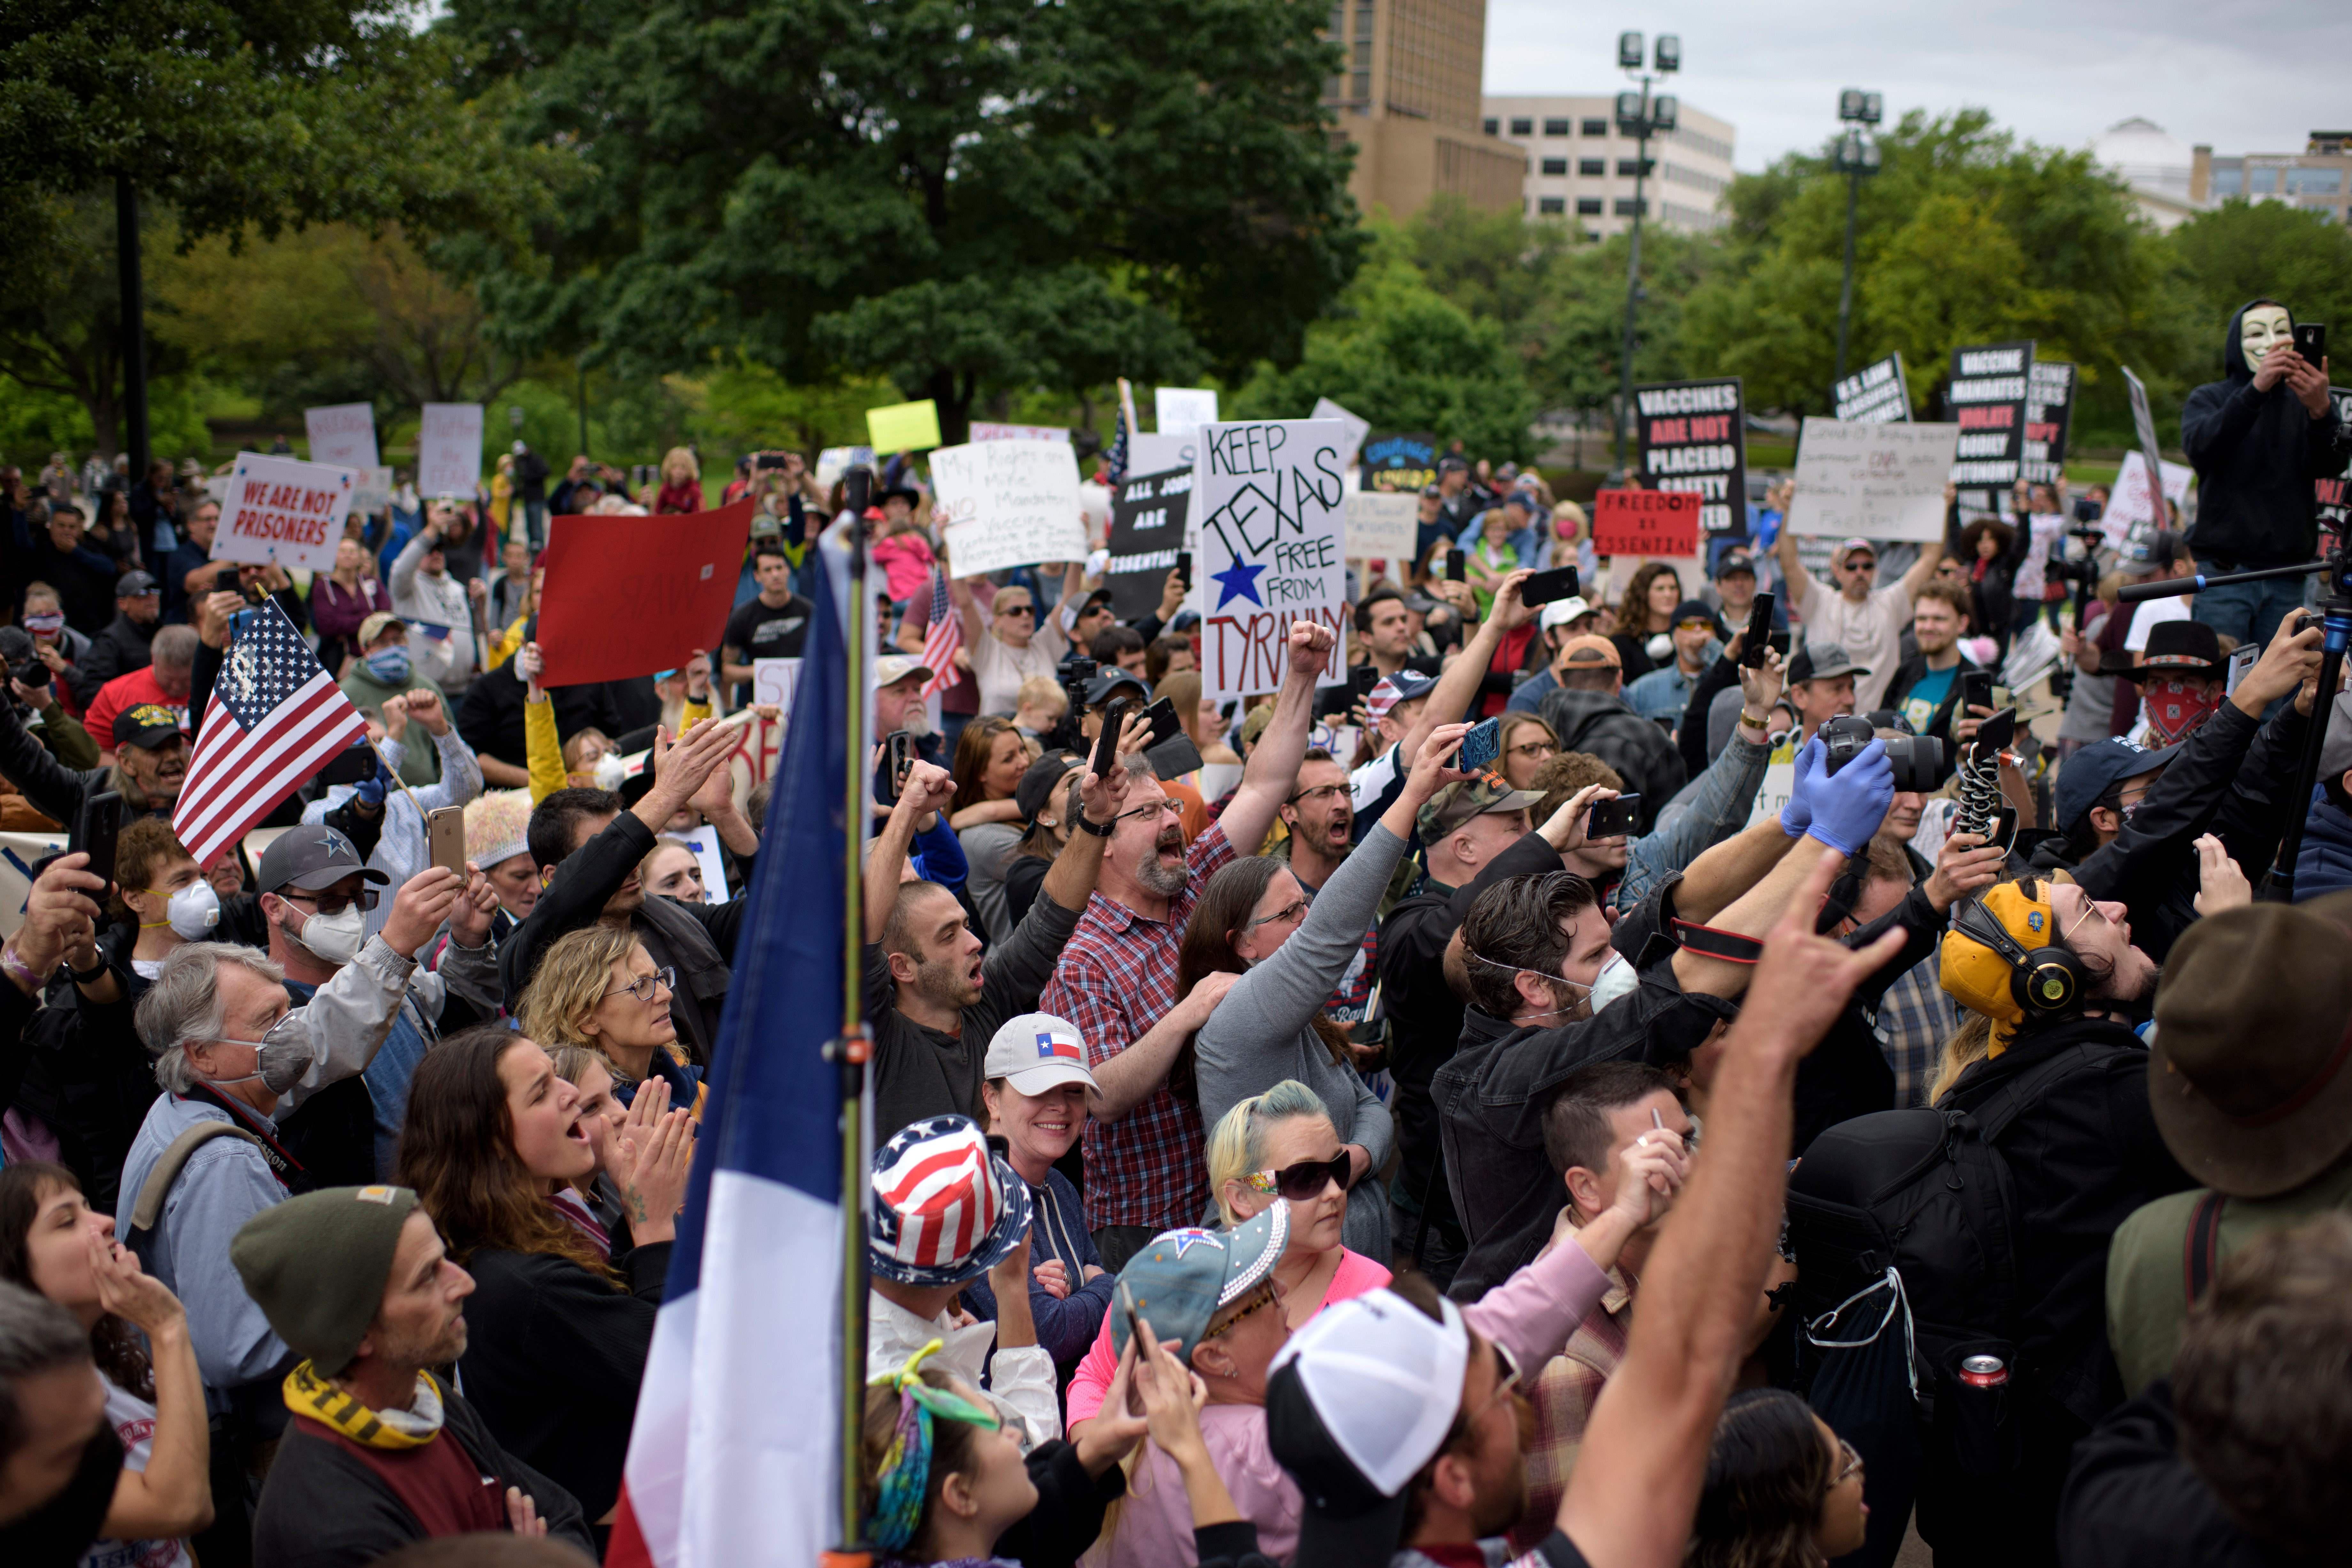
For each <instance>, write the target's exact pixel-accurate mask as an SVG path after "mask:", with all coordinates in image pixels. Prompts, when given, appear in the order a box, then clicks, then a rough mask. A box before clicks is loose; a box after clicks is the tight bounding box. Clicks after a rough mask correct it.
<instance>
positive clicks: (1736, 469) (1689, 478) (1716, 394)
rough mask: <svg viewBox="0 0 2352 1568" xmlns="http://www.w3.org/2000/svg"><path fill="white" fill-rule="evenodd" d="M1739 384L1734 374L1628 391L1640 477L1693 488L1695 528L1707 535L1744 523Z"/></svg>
mask: <svg viewBox="0 0 2352 1568" xmlns="http://www.w3.org/2000/svg"><path fill="white" fill-rule="evenodd" d="M1739 386H1740V383H1739V378H1738V376H1736V375H1735V376H1729V377H1727V378H1725V379H1722V380H1719V381H1671V382H1663V383H1660V384H1655V385H1651V386H1637V387H1635V388H1634V389H1633V407H1634V409H1635V411H1636V412H1637V413H1638V414H1639V415H1640V416H1641V417H1640V418H1639V419H1637V420H1636V421H1635V422H1634V423H1635V426H1636V428H1637V429H1638V430H1639V431H1640V433H1641V437H1642V477H1643V479H1645V480H1647V481H1648V482H1649V483H1650V484H1651V485H1652V486H1654V487H1655V488H1656V489H1662V490H1694V491H1696V492H1697V494H1698V497H1699V500H1700V503H1701V504H1700V506H1699V513H1698V521H1699V526H1700V528H1701V529H1703V530H1705V531H1706V532H1708V533H1728V532H1731V531H1734V530H1740V531H1744V530H1745V529H1746V528H1747V526H1748V430H1747V417H1746V412H1745V410H1744V408H1743V406H1742V404H1741V400H1740V391H1739ZM1596 548H1597V547H1596Z"/></svg>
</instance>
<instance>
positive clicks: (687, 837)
mask: <svg viewBox="0 0 2352 1568" xmlns="http://www.w3.org/2000/svg"><path fill="white" fill-rule="evenodd" d="M661 837H662V839H663V841H664V842H665V843H669V844H683V845H684V846H686V847H687V848H688V849H690V850H692V851H694V863H695V865H696V866H697V867H698V868H700V869H701V872H702V901H703V902H704V903H705V904H723V903H725V902H726V901H727V896H728V895H727V862H726V861H724V860H722V859H720V858H719V829H717V828H715V827H711V826H702V827H698V828H696V829H695V830H694V831H693V832H691V833H665V834H663V835H662V836H661Z"/></svg>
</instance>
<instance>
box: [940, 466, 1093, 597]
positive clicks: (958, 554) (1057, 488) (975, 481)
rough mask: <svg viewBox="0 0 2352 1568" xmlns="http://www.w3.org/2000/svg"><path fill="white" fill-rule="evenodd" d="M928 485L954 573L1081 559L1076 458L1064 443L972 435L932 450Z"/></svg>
mask: <svg viewBox="0 0 2352 1568" xmlns="http://www.w3.org/2000/svg"><path fill="white" fill-rule="evenodd" d="M931 483H932V484H933V486H935V487H936V488H937V490H938V497H939V499H938V511H939V516H940V521H941V522H942V524H943V526H944V531H945V533H946V538H947V546H948V558H949V561H950V563H951V564H952V566H953V568H954V571H955V574H956V575H957V576H959V577H977V576H979V575H980V574H982V573H984V572H1001V571H1003V570H1004V568H1006V567H1008V566H1030V565H1034V564H1036V563H1039V562H1044V561H1083V560H1085V559H1086V556H1087V526H1086V520H1085V519H1084V518H1083V517H1081V516H1080V515H1079V512H1078V459H1077V454H1076V449H1075V448H1073V447H1071V445H1070V444H1069V443H1068V442H1067V441H973V442H969V443H967V444H965V445H964V446H961V447H940V449H939V450H938V451H936V452H933V453H932V454H931Z"/></svg>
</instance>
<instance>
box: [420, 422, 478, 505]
mask: <svg viewBox="0 0 2352 1568" xmlns="http://www.w3.org/2000/svg"><path fill="white" fill-rule="evenodd" d="M481 482H482V405H480V404H478V403H428V404H426V405H425V421H424V423H423V424H422V425H421V426H419V427H418V429H417V435H416V493H417V494H418V495H420V496H423V497H425V498H426V499H427V500H430V499H432V498H433V497H435V496H456V497H457V499H458V500H467V501H470V500H473V499H474V491H475V489H476V488H477V487H478V486H479V485H480V484H481Z"/></svg>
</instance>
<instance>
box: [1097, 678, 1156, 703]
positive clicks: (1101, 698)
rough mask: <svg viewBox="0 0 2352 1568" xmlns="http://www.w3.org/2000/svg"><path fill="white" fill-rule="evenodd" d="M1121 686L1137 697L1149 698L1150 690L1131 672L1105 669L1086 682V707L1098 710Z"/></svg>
mask: <svg viewBox="0 0 2352 1568" xmlns="http://www.w3.org/2000/svg"><path fill="white" fill-rule="evenodd" d="M1122 686H1131V687H1133V688H1134V689H1135V694H1136V695H1137V696H1139V697H1150V695H1151V689H1150V687H1148V686H1146V685H1144V684H1143V682H1142V681H1141V680H1140V679H1138V678H1137V676H1136V675H1135V673H1134V672H1133V671H1132V670H1125V669H1117V668H1113V669H1107V670H1105V671H1103V672H1102V673H1101V674H1100V675H1097V676H1096V677H1095V678H1094V679H1092V680H1089V681H1087V707H1089V708H1099V707H1101V706H1102V705H1103V704H1104V703H1106V702H1108V701H1109V700H1111V698H1112V697H1113V696H1114V695H1116V694H1117V693H1118V689H1119V688H1120V687H1122Z"/></svg>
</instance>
